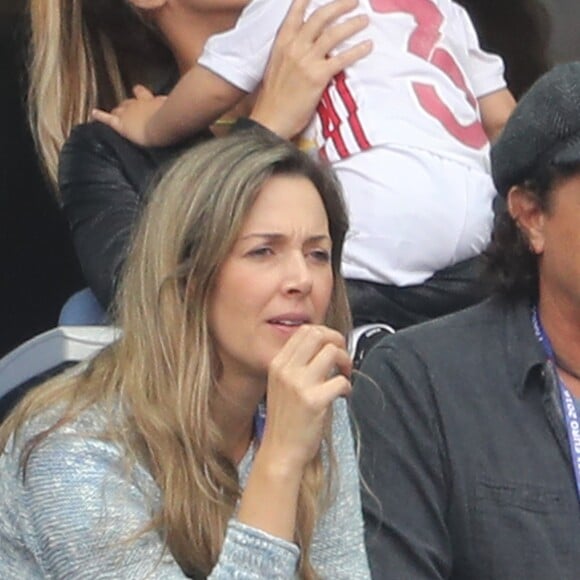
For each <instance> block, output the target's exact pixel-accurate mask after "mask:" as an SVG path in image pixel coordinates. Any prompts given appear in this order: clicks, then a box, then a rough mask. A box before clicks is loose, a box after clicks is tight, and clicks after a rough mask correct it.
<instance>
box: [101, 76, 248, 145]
mask: <svg viewBox="0 0 580 580" xmlns="http://www.w3.org/2000/svg"><path fill="white" fill-rule="evenodd" d="M245 94H246V93H244V92H243V91H242V90H240V89H238V88H237V87H235V86H234V85H231V84H230V83H228V82H227V81H225V80H224V79H223V78H221V77H220V76H218V75H216V74H214V73H212V72H211V71H209V70H208V69H206V68H204V67H203V66H200V65H195V66H194V67H193V68H192V69H190V70H189V71H188V72H187V73H186V74H185V75H183V77H182V78H181V79H180V80H179V82H178V83H177V85H175V87H174V89H173V90H172V91H171V93H170V94H169V95H168V96H167V97H155V96H154V95H153V94H152V93H151V92H150V91H149V90H147V89H146V88H145V87H142V86H138V87H136V88H135V89H134V95H135V98H134V99H127V100H126V101H123V103H121V105H119V106H118V107H117V108H116V109H114V110H113V111H111V112H110V113H106V112H105V111H101V110H95V111H93V118H94V119H95V120H97V121H101V122H102V123H105V124H106V125H109V126H110V127H112V128H113V129H115V131H117V132H118V133H120V134H121V135H123V137H126V138H127V139H129V140H130V141H133V142H134V143H137V144H138V145H142V146H145V147H161V146H164V145H170V144H172V143H176V142H178V141H180V140H181V139H183V138H184V137H188V136H190V135H192V134H193V133H195V132H196V131H199V130H200V129H202V128H204V127H207V126H208V125H209V124H211V123H212V122H213V121H215V120H216V119H217V118H218V117H220V115H222V113H224V112H226V111H227V110H228V109H230V108H231V107H233V106H234V105H235V104H236V103H237V102H238V101H239V100H240V99H241V98H242V97H243V96H244V95H245Z"/></svg>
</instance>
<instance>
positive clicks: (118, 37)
mask: <svg viewBox="0 0 580 580" xmlns="http://www.w3.org/2000/svg"><path fill="white" fill-rule="evenodd" d="M29 9H30V43H29V59H28V60H29V66H28V68H29V78H28V87H29V89H28V103H27V104H28V117H29V124H30V127H31V130H32V134H33V136H34V140H35V143H36V148H37V150H38V152H39V154H40V158H41V160H42V164H43V167H44V169H45V172H46V174H47V176H48V178H49V181H50V182H51V184H52V185H53V186H54V187H55V189H56V183H57V170H58V155H59V152H60V150H61V148H62V146H63V144H64V142H65V140H66V139H67V138H68V136H69V134H70V131H71V129H72V128H73V127H74V126H75V125H77V124H78V123H84V122H86V121H88V120H89V116H90V113H91V110H92V109H93V108H95V107H98V108H102V109H111V108H113V107H115V106H116V105H117V104H118V103H119V102H120V101H121V100H123V99H125V98H126V97H127V96H128V95H129V93H130V90H131V87H132V86H133V85H135V84H137V83H142V84H145V85H151V83H154V82H155V80H156V78H157V77H158V76H159V75H161V74H162V73H161V71H165V74H167V71H168V70H171V69H173V68H174V64H175V63H174V60H173V56H172V55H171V52H170V51H169V49H168V48H167V47H166V46H165V44H164V42H163V41H162V39H161V36H160V35H159V34H158V33H157V32H156V31H155V30H154V29H153V27H151V26H149V25H148V24H147V23H146V21H145V20H144V19H143V18H142V17H141V16H140V14H139V13H138V12H137V11H136V10H135V9H134V8H133V7H132V6H131V4H130V2H129V1H128V0H30V4H29Z"/></svg>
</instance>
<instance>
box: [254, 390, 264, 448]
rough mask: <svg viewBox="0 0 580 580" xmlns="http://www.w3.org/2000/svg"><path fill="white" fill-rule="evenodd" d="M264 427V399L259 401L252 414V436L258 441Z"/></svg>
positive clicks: (260, 439)
mask: <svg viewBox="0 0 580 580" xmlns="http://www.w3.org/2000/svg"><path fill="white" fill-rule="evenodd" d="M265 427H266V400H265V399H263V400H262V401H260V403H259V405H258V408H257V409H256V413H255V414H254V437H255V438H256V441H258V443H259V442H260V441H262V437H263V435H264V429H265Z"/></svg>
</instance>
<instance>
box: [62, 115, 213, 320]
mask: <svg viewBox="0 0 580 580" xmlns="http://www.w3.org/2000/svg"><path fill="white" fill-rule="evenodd" d="M211 136H212V134H211V132H210V131H209V130H205V131H202V132H200V133H198V134H197V135H196V136H195V137H194V138H192V139H190V140H188V141H187V143H185V144H183V145H180V146H177V147H168V148H158V149H144V148H142V147H138V146H136V145H134V144H132V143H130V142H129V141H127V140H126V139H124V138H123V137H121V136H120V135H118V134H117V133H116V132H115V131H113V130H112V129H110V128H109V127H107V126H105V125H103V124H101V123H87V124H84V125H78V126H77V127H75V128H74V129H73V131H72V133H71V135H70V137H69V139H68V140H67V142H66V143H65V145H64V147H63V149H62V152H61V157H60V166H59V179H58V181H59V189H60V194H61V199H62V209H63V211H64V213H65V216H66V219H67V220H68V223H69V226H70V229H71V232H72V239H73V243H74V246H75V249H76V252H77V255H78V257H79V260H80V263H81V267H82V269H83V272H84V275H85V279H86V281H87V283H88V285H89V286H90V288H91V289H92V290H93V292H94V293H95V295H96V297H97V299H98V300H99V302H100V303H101V305H102V306H103V307H104V308H108V306H109V305H110V303H111V301H112V299H113V295H114V293H115V285H116V282H117V279H118V275H119V271H120V269H121V266H122V265H123V262H124V260H125V256H126V254H127V249H128V247H129V243H130V239H131V235H132V232H133V227H134V224H135V223H136V222H137V219H138V217H139V215H140V213H141V208H142V207H143V204H144V200H145V198H146V194H147V191H148V189H149V188H150V186H151V184H152V183H153V182H154V181H155V179H154V178H155V176H156V174H158V173H159V172H160V169H161V168H163V167H164V166H165V165H166V164H168V163H169V162H170V161H171V160H172V159H174V158H175V157H176V155H177V154H178V153H179V152H181V151H183V150H184V149H186V148H187V147H191V146H192V145H194V144H196V143H199V142H201V141H204V140H206V139H209V138H210V137H211Z"/></svg>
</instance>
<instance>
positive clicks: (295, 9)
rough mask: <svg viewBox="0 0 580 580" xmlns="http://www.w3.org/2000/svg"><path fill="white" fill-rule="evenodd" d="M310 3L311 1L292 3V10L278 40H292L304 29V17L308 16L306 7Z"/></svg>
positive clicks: (295, 0)
mask: <svg viewBox="0 0 580 580" xmlns="http://www.w3.org/2000/svg"><path fill="white" fill-rule="evenodd" d="M309 2H310V0H294V2H292V5H291V6H290V10H288V14H287V15H286V18H285V19H284V22H283V23H282V26H280V30H279V31H278V35H277V36H278V38H280V37H287V38H292V36H294V34H295V33H296V32H297V31H298V30H300V29H301V28H302V25H303V24H304V15H305V14H306V7H307V6H308V3H309Z"/></svg>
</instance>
